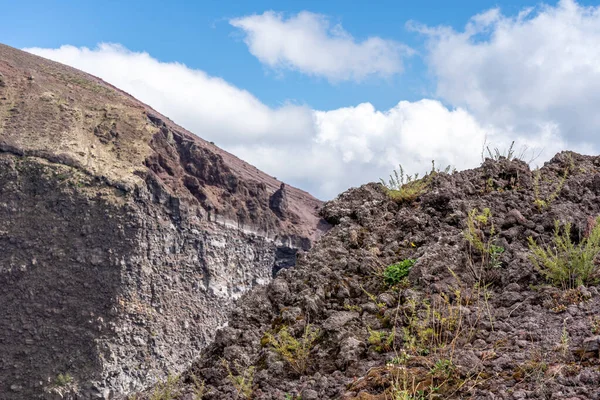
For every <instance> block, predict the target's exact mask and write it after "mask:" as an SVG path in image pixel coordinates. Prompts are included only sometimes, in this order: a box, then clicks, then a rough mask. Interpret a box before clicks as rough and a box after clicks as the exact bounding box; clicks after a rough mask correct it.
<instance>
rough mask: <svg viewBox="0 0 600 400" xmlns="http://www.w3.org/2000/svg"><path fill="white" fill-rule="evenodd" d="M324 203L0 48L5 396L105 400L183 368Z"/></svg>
mask: <svg viewBox="0 0 600 400" xmlns="http://www.w3.org/2000/svg"><path fill="white" fill-rule="evenodd" d="M198 133H199V134H202V132H198ZM320 205H321V203H320V202H319V201H318V200H316V199H315V198H313V197H311V196H310V195H309V194H307V193H305V192H303V191H301V190H299V189H296V188H293V187H291V186H288V185H283V184H282V183H281V182H279V181H277V180H276V179H275V178H273V177H270V176H268V175H266V174H264V173H262V172H261V171H259V170H257V169H256V168H254V167H253V166H251V165H248V164H246V163H244V162H243V161H241V160H239V159H237V158H236V157H235V156H233V155H231V154H229V153H227V152H225V151H223V150H221V149H219V148H218V147H216V146H214V145H212V144H210V143H208V142H206V141H204V140H202V139H200V138H198V137H197V136H194V135H192V134H191V133H189V132H187V131H186V130H184V129H183V128H181V127H179V126H177V125H176V124H174V123H173V122H171V121H170V120H169V119H168V118H166V117H165V116H163V115H161V114H160V113H158V112H156V111H154V110H152V109H151V108H150V107H148V106H146V105H144V104H142V103H140V102H139V101H137V100H135V99H133V98H132V97H131V96H129V95H127V94H126V93H123V92H121V91H119V90H117V89H116V88H114V87H112V86H111V85H109V84H107V83H105V82H103V81H102V80H100V79H98V78H95V77H93V76H90V75H87V74H85V73H82V72H80V71H77V70H75V69H72V68H69V67H66V66H64V65H61V64H58V63H54V62H51V61H48V60H45V59H42V58H39V57H36V56H33V55H30V54H27V53H24V52H21V51H19V50H16V49H13V48H10V47H7V46H3V45H0V393H1V394H2V396H0V397H1V398H2V399H33V398H38V397H40V398H52V397H53V396H60V394H61V393H66V392H69V393H79V396H80V397H81V398H112V397H114V396H116V395H118V394H124V393H129V392H131V391H134V390H140V389H142V388H143V387H145V386H146V385H148V384H150V383H152V382H155V381H156V380H157V379H161V378H164V376H165V374H166V373H167V371H170V372H178V371H179V372H180V371H183V370H184V369H185V368H186V367H187V366H189V364H190V363H191V361H192V359H193V358H194V357H196V356H197V355H198V354H199V353H200V350H201V349H202V348H203V347H204V346H206V345H207V344H208V343H210V341H211V340H212V339H213V337H214V333H215V330H216V328H217V327H218V326H222V325H224V324H226V316H227V313H228V312H229V310H230V308H231V305H232V301H233V299H236V298H238V297H240V296H241V295H242V294H243V293H244V292H246V291H248V290H249V289H250V288H252V287H253V286H255V285H260V284H265V283H267V282H269V281H270V279H271V278H272V276H273V275H274V273H275V272H277V271H278V270H279V269H281V268H283V267H289V266H291V265H294V263H295V258H296V252H297V250H307V249H308V248H310V247H311V245H312V243H313V242H314V241H315V240H316V239H318V238H319V236H320V235H321V233H322V232H323V231H325V230H327V228H328V224H327V223H326V222H324V221H322V220H321V219H320V218H319V217H318V209H319V207H320Z"/></svg>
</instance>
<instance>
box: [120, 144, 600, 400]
mask: <svg viewBox="0 0 600 400" xmlns="http://www.w3.org/2000/svg"><path fill="white" fill-rule="evenodd" d="M429 179H430V180H429V181H428V185H427V188H426V189H425V191H424V192H423V193H422V194H421V195H420V196H417V197H416V198H415V199H414V200H412V201H411V200H409V201H401V202H398V201H393V200H391V199H390V196H389V195H388V193H387V190H386V189H385V188H384V186H383V185H381V184H373V183H372V184H367V185H364V186H362V187H360V188H357V189H351V190H349V191H347V192H345V193H343V194H341V195H340V196H339V197H338V198H336V199H335V200H333V201H330V202H328V203H326V204H325V206H324V207H323V209H322V215H323V217H324V218H325V219H326V220H327V221H329V222H330V223H331V224H332V225H334V227H333V228H332V229H331V230H330V231H329V232H328V233H327V234H326V235H325V236H324V237H323V238H322V239H321V240H320V241H319V242H318V243H317V244H316V246H315V247H313V249H311V251H310V252H308V253H307V254H304V255H303V256H302V257H301V259H300V260H299V262H298V264H297V265H296V267H295V268H293V269H287V270H284V271H282V272H280V273H279V274H278V276H277V277H276V278H275V279H274V280H273V281H272V282H271V283H270V284H269V285H267V286H266V287H260V288H256V289H254V290H253V291H252V292H250V293H246V294H245V295H244V296H242V297H241V299H240V300H239V301H237V302H236V307H235V308H234V310H233V312H232V313H231V315H230V317H229V325H228V326H227V327H224V328H223V329H221V330H220V331H219V332H218V333H217V336H216V339H215V342H214V343H213V344H211V345H210V346H209V347H208V348H207V349H206V350H205V351H204V352H203V355H202V357H201V358H200V359H198V360H197V361H196V362H195V363H194V365H193V367H192V368H190V369H189V370H188V371H187V372H186V373H184V374H182V375H181V376H176V374H173V376H172V377H171V378H170V379H169V380H167V381H165V382H163V383H161V384H159V385H157V386H156V387H154V388H152V389H151V390H148V391H147V392H145V393H144V394H139V395H137V396H132V397H131V398H137V399H144V398H152V399H163V398H165V399H200V398H202V399H244V398H251V399H302V400H316V399H344V400H351V399H353V400H354V399H356V400H357V399H362V400H384V399H385V400H389V399H393V400H400V399H402V400H408V399H468V398H472V399H571V400H575V399H580V400H582V399H599V398H600V370H599V366H600V360H599V354H598V350H599V344H600V336H598V335H599V334H600V324H599V321H600V314H599V311H600V296H599V293H598V286H597V284H598V282H599V281H598V276H597V267H598V261H599V260H597V259H595V260H593V263H595V265H596V267H595V268H596V274H592V276H590V279H589V281H588V282H587V285H585V286H577V287H571V288H562V287H556V286H555V285H551V284H550V282H548V281H547V280H546V279H545V278H544V276H542V275H541V273H540V270H539V269H537V268H536V267H535V266H534V264H533V263H532V261H531V259H530V255H531V251H530V249H529V244H528V238H529V237H532V239H533V240H534V241H536V242H537V243H539V244H540V245H544V244H546V245H549V244H550V243H552V241H553V232H554V229H555V222H556V221H558V223H559V224H560V225H561V226H565V224H567V223H571V224H572V225H571V230H570V231H569V232H568V234H569V235H570V237H571V238H572V240H573V242H574V243H577V242H579V241H582V240H584V238H586V237H588V236H589V235H590V234H591V233H590V232H591V231H592V230H593V228H594V227H595V225H594V223H595V219H596V218H597V217H598V216H599V215H600V157H591V156H582V155H578V154H574V153H570V152H563V153H560V154H557V155H556V156H555V157H554V158H553V159H552V160H551V161H550V162H548V163H546V164H545V165H544V166H543V167H542V168H541V170H540V171H539V175H537V173H534V172H532V171H531V170H530V168H529V167H528V165H527V164H526V163H524V162H522V161H520V160H508V159H506V158H501V157H499V158H498V159H497V160H491V159H488V160H486V161H485V162H484V163H483V164H482V165H481V167H479V168H477V169H473V170H467V171H462V172H458V173H454V174H445V173H438V174H433V175H431V176H430V177H429ZM485 209H489V212H487V211H486V210H485ZM473 210H476V211H473ZM469 215H471V216H472V218H471V221H475V225H474V227H475V229H473V230H470V229H469ZM484 216H485V217H484ZM492 226H493V229H492ZM469 232H472V233H474V234H475V235H476V236H477V237H479V238H481V240H482V241H483V242H484V243H490V244H493V245H494V246H496V247H488V248H489V249H495V250H493V252H494V255H493V256H489V255H488V257H487V258H485V257H484V255H483V253H482V252H479V251H477V249H476V248H475V246H473V241H470V240H468V238H469ZM489 254H491V253H489ZM407 259H408V260H411V259H412V260H416V262H415V263H414V265H413V266H412V268H411V269H410V272H409V274H408V276H407V279H403V280H400V281H399V282H398V281H393V282H391V283H390V282H389V280H388V278H386V276H385V271H386V270H387V267H388V266H390V265H392V264H394V263H397V262H399V261H402V260H407ZM161 396H162V397H161Z"/></svg>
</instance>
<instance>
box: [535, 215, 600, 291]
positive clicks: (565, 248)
mask: <svg viewBox="0 0 600 400" xmlns="http://www.w3.org/2000/svg"><path fill="white" fill-rule="evenodd" d="M599 222H600V218H597V219H596V221H595V224H594V227H593V228H592V229H591V231H590V232H589V234H588V236H587V237H583V238H582V239H581V241H580V242H579V243H574V242H573V240H572V239H571V224H570V223H566V224H565V225H564V226H563V227H562V229H561V226H560V221H555V227H554V236H553V240H552V244H551V245H549V246H545V247H542V246H539V245H538V244H537V243H536V242H535V240H534V239H533V237H529V249H530V250H531V255H530V257H529V258H530V260H531V262H532V263H533V264H534V265H535V267H536V268H537V270H538V271H539V272H540V273H541V274H542V276H544V278H546V280H548V281H549V282H550V283H552V284H554V285H556V286H559V287H561V288H563V289H575V288H577V287H578V286H579V285H585V284H589V283H591V282H594V281H596V280H597V279H598V265H597V264H596V263H595V259H596V256H597V255H598V253H600V224H599Z"/></svg>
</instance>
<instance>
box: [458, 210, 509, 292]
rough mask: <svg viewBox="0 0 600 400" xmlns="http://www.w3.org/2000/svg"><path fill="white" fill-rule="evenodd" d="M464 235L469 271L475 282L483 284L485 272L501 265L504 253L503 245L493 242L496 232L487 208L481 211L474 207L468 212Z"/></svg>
mask: <svg viewBox="0 0 600 400" xmlns="http://www.w3.org/2000/svg"><path fill="white" fill-rule="evenodd" d="M486 231H487V232H486ZM464 236H465V239H466V240H467V242H468V267H469V271H470V272H471V275H472V276H473V278H474V279H475V281H476V282H478V283H480V284H484V283H485V281H486V280H487V279H486V278H487V277H486V273H487V272H489V271H490V270H493V269H497V268H499V267H501V266H502V261H501V257H502V254H503V253H504V247H502V246H498V245H496V244H495V241H496V236H497V232H496V228H495V226H494V222H493V218H492V212H491V210H490V209H489V208H484V209H483V211H482V212H481V213H480V212H479V210H477V209H476V208H474V209H473V210H471V212H469V215H468V217H467V229H466V230H465V231H464Z"/></svg>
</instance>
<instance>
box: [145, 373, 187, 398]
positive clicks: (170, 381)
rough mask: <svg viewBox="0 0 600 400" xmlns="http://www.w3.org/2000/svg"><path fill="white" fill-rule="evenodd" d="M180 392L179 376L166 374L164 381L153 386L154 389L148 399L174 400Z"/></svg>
mask: <svg viewBox="0 0 600 400" xmlns="http://www.w3.org/2000/svg"><path fill="white" fill-rule="evenodd" d="M180 394H181V393H180V391H179V376H177V375H168V376H167V379H166V380H165V381H163V382H160V383H158V384H157V385H156V386H155V388H154V391H153V392H152V394H151V395H150V400H174V399H176V398H177V396H179V395H180Z"/></svg>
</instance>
